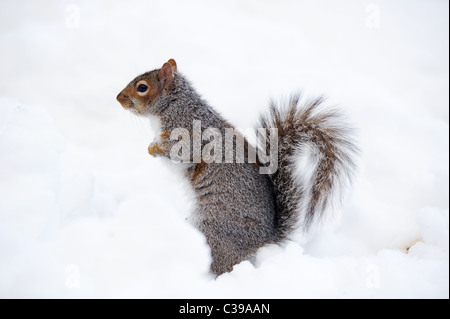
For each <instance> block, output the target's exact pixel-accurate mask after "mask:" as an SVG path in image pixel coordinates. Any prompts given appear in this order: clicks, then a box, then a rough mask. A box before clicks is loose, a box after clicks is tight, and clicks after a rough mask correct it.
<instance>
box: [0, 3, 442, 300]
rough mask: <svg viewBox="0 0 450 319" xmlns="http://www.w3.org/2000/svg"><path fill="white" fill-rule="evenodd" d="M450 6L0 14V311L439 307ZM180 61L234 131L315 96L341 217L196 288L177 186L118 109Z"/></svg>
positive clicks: (204, 277) (108, 6) (196, 247)
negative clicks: (330, 142)
mask: <svg viewBox="0 0 450 319" xmlns="http://www.w3.org/2000/svg"><path fill="white" fill-rule="evenodd" d="M448 15H449V3H448V1H440V0H433V1H425V0H423V1H418V0H415V1H411V0H408V1H406V0H395V1H381V0H372V1H365V0H360V1H356V0H355V1H350V0H348V1H332V0H327V1H325V0H320V1H293V0H292V1H288V0H282V1H267V0H265V1H261V0H260V1H249V0H245V1H242V0H239V1H237V0H235V1H206V0H205V1H203V0H195V1H173V0H171V1H158V2H156V1H126V2H125V1H123V2H119V1H106V0H105V1H95V2H94V1H72V2H68V1H12V0H11V1H4V0H2V1H0V74H1V75H0V76H1V77H0V96H1V98H0V297H2V298H12V297H44V298H47V297H63V298H72V297H73V298H78V297H88V298H93V297H154V298H156V297H158V298H164V297H176V298H216V297H223V298H241V297H245V298H260V297H261V298H282V297H283V298H448V297H449V262H448V260H449V210H448V209H449V208H448V206H449V168H448V167H449V89H448V85H449V80H448V79H449V64H448V63H449V62H448V61H449V49H448V47H449V43H448V38H449V16H448ZM169 58H174V59H175V60H176V61H177V63H178V68H179V71H180V72H182V73H183V74H185V75H186V76H187V77H188V78H189V79H190V80H191V81H192V82H193V84H194V86H195V88H196V89H197V90H198V91H199V92H200V93H201V94H202V95H203V97H204V98H205V99H206V100H208V101H209V102H210V104H211V105H213V106H214V107H215V108H216V109H217V110H218V111H220V112H221V113H222V114H223V116H224V117H225V118H227V119H228V120H229V121H230V122H231V123H234V124H235V125H236V126H238V127H242V128H246V127H252V126H254V124H255V122H256V120H257V118H258V116H259V114H260V112H263V111H265V110H266V109H267V106H268V101H269V100H270V99H271V98H274V99H277V98H280V97H286V96H288V95H289V94H290V93H291V92H294V91H298V90H303V91H304V93H305V94H306V95H307V96H314V95H317V94H322V93H323V94H325V95H326V96H327V97H328V98H329V100H328V101H329V102H330V103H331V104H339V105H340V106H341V108H342V109H343V110H344V111H345V113H346V114H347V116H348V118H349V119H350V121H351V122H352V123H353V124H354V126H355V127H356V128H357V134H358V139H359V145H360V148H361V150H362V156H361V159H360V161H359V166H360V168H359V173H358V178H357V180H356V182H355V184H354V187H353V189H352V191H351V192H350V194H349V196H348V197H347V200H346V201H345V204H344V206H343V208H342V209H341V210H339V211H336V212H335V213H334V218H333V219H331V221H330V222H327V223H325V224H324V225H323V227H322V228H320V229H318V230H317V231H316V232H314V233H312V234H310V235H308V236H296V237H295V238H294V240H292V241H290V242H288V243H287V244H286V245H285V246H284V247H278V246H276V247H266V248H263V249H261V251H260V253H259V255H258V258H257V263H256V264H255V265H253V264H251V263H249V262H243V263H241V264H239V265H237V266H236V267H235V269H234V270H233V272H231V273H228V274H224V275H222V276H220V277H219V278H217V279H216V280H215V279H212V278H211V277H209V276H208V274H207V272H208V268H209V263H210V260H209V251H208V247H207V245H206V243H205V240H204V238H203V236H202V235H201V234H200V233H198V232H197V231H196V230H195V229H194V228H193V227H192V226H191V225H189V224H188V223H187V222H186V221H185V218H186V217H187V216H188V214H189V207H191V205H192V200H191V199H190V196H191V195H190V194H189V192H187V191H186V185H185V183H183V180H182V179H180V177H179V176H178V174H176V172H175V171H173V170H172V169H171V167H170V166H167V165H165V164H164V162H162V161H161V160H158V159H154V158H151V157H150V156H149V155H148V154H147V146H148V144H149V143H150V142H151V140H152V139H153V133H152V131H151V128H150V124H149V123H148V121H147V120H145V119H138V118H136V117H134V116H133V115H131V114H130V113H129V112H126V111H125V110H123V109H122V108H121V106H120V105H119V103H118V102H117V101H116V100H115V97H116V95H117V94H118V93H119V92H120V91H121V90H122V88H123V87H124V86H125V85H126V84H127V83H128V82H129V81H130V80H132V79H133V78H134V77H135V76H137V75H139V74H141V73H143V72H145V71H148V70H152V69H155V68H160V67H161V66H162V64H163V63H164V62H165V61H167V60H168V59H169Z"/></svg>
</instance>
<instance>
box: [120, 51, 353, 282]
mask: <svg viewBox="0 0 450 319" xmlns="http://www.w3.org/2000/svg"><path fill="white" fill-rule="evenodd" d="M117 100H118V101H119V102H120V104H121V105H122V106H123V107H124V108H125V109H128V110H131V111H133V112H135V113H136V114H138V115H141V116H153V117H156V118H157V119H158V120H159V121H160V124H161V131H160V136H158V139H157V140H156V141H155V142H153V143H152V144H150V146H149V147H148V152H149V154H150V155H152V156H158V157H165V158H171V157H172V156H173V155H174V154H175V155H179V154H180V153H179V150H180V145H177V143H178V144H179V143H180V141H181V139H180V137H181V136H180V134H179V133H176V134H173V133H174V132H175V131H176V130H179V129H180V128H181V129H182V131H181V132H185V133H187V134H188V138H189V139H190V140H192V139H194V138H195V134H196V133H197V134H198V133H202V132H205V130H207V129H208V128H215V131H214V132H218V133H220V134H222V135H226V134H227V130H230V129H233V126H232V125H231V124H229V123H228V122H227V121H226V120H225V119H223V118H222V116H221V115H220V114H219V113H218V112H216V111H215V110H214V109H213V108H212V107H211V106H209V105H208V103H207V102H206V101H204V100H203V99H202V98H201V97H200V96H199V95H198V94H197V93H196V91H195V90H194V89H193V88H192V86H191V84H190V83H189V81H188V80H187V79H186V78H185V77H184V76H183V75H182V74H181V73H179V72H178V71H177V64H176V63H175V61H174V60H173V59H170V60H169V61H168V62H166V63H164V65H163V66H162V67H161V69H156V70H153V71H150V72H147V73H144V74H142V75H140V76H138V77H137V78H135V79H134V80H133V81H131V82H130V83H129V84H128V85H127V86H126V87H125V88H124V89H123V90H122V92H120V93H119V95H118V96H117ZM299 101H300V95H299V94H297V95H293V96H292V97H291V99H290V101H289V103H288V105H287V106H284V107H278V106H277V105H275V104H274V103H272V105H271V107H270V112H269V114H268V115H264V116H262V117H261V119H260V123H259V127H260V128H262V129H263V130H264V131H265V132H266V133H267V136H268V135H270V134H272V133H271V132H272V131H271V129H273V128H275V129H277V130H276V131H275V132H277V136H275V137H277V140H276V142H277V144H276V149H275V153H276V155H277V158H276V159H275V160H276V163H275V167H276V170H272V171H271V172H269V174H261V167H267V165H268V164H267V163H268V162H267V161H266V162H264V163H263V162H262V161H261V157H262V156H261V155H260V154H261V153H258V154H259V155H258V156H257V158H256V161H250V153H251V152H253V153H255V152H256V149H258V150H259V149H264V148H266V150H267V149H268V148H270V147H273V145H271V144H270V143H269V140H270V139H268V138H265V139H262V140H261V143H260V144H259V146H253V145H251V144H250V143H248V142H247V140H246V139H245V138H243V137H242V135H240V133H236V132H235V133H234V135H233V136H232V138H233V139H232V144H233V146H236V147H235V148H233V151H232V155H234V156H236V158H237V155H239V154H238V153H239V151H238V150H237V143H238V140H244V144H245V145H244V153H245V154H244V155H246V156H247V157H245V160H244V162H242V161H241V162H238V161H232V162H230V161H226V160H224V158H225V154H226V153H227V152H226V150H224V149H217V148H215V149H214V148H213V149H212V150H211V149H210V150H209V151H212V152H209V151H208V152H206V153H208V154H209V155H211V154H212V155H218V156H219V158H217V156H216V157H215V160H212V161H211V160H205V159H204V158H203V157H202V158H200V159H199V158H195V153H196V150H195V149H194V145H191V144H190V143H189V141H187V144H186V145H184V146H186V147H187V148H188V150H189V152H188V153H187V157H186V156H185V157H183V162H184V163H185V164H184V166H183V171H184V174H185V176H186V178H187V179H188V181H189V183H190V185H191V187H192V188H193V190H194V192H195V196H196V201H197V202H196V206H195V211H194V212H192V216H193V217H192V218H191V220H192V223H193V224H194V226H195V227H196V228H197V229H198V230H200V231H201V232H202V233H203V234H204V235H205V237H206V241H207V243H208V245H209V247H210V249H211V256H212V264H211V268H210V270H211V272H212V273H213V274H215V275H220V274H223V273H225V272H229V271H231V270H232V269H233V266H234V265H236V264H238V263H240V262H241V261H243V260H248V259H251V258H252V257H253V256H254V255H255V253H256V252H257V250H258V249H259V248H260V247H262V246H265V245H268V244H281V243H283V242H284V241H286V239H288V237H289V235H290V234H291V233H292V232H293V230H294V229H296V228H297V227H301V228H303V230H305V231H306V230H307V229H308V228H309V227H310V225H311V224H312V223H313V221H315V220H317V219H319V218H320V217H321V215H322V213H323V212H324V210H325V209H326V208H327V207H329V206H330V205H331V203H332V202H333V198H336V197H338V195H339V194H336V192H339V191H340V190H341V189H342V186H344V185H346V184H348V183H349V182H351V179H352V176H353V175H354V171H355V161H354V155H355V153H357V147H356V146H355V144H354V142H353V139H352V137H351V132H350V130H349V128H348V127H347V126H346V125H345V124H344V123H343V122H342V121H341V115H340V113H339V112H338V111H337V110H336V109H329V110H324V109H323V107H322V99H320V98H319V99H315V100H310V101H309V102H306V103H304V104H303V105H300V102H299ZM194 122H196V123H198V126H197V129H199V130H200V131H201V132H196V131H195V130H196V129H195V125H193V123H194ZM267 136H266V137H267ZM273 136H274V135H272V137H273ZM211 140H212V139H211V138H210V137H208V138H206V139H205V138H202V139H201V140H200V141H201V147H202V148H203V147H206V144H207V143H209V142H211ZM222 145H223V144H222V143H220V148H222ZM176 146H177V147H176ZM308 147H309V148H310V149H311V148H312V149H313V154H314V155H315V156H314V158H315V159H316V166H315V171H314V174H313V177H312V181H311V187H309V188H308V186H307V184H308V183H306V181H305V180H304V179H302V178H299V177H298V171H297V170H298V168H297V164H296V162H297V161H298V159H299V158H300V157H301V156H302V155H303V153H304V151H305V148H308ZM174 149H176V151H175V152H174V151H173V150H174ZM222 151H223V152H222ZM201 154H202V155H205V152H202V153H201ZM263 154H264V153H263ZM266 154H267V153H266ZM198 155H199V153H198V151H197V157H198ZM217 159H218V160H217Z"/></svg>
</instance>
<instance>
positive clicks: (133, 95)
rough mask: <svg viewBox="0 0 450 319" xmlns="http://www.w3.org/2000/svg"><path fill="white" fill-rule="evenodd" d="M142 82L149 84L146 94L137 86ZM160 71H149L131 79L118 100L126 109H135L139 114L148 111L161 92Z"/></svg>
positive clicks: (118, 96)
mask: <svg viewBox="0 0 450 319" xmlns="http://www.w3.org/2000/svg"><path fill="white" fill-rule="evenodd" d="M140 84H145V85H147V86H148V90H147V92H145V94H140V92H138V90H137V88H138V87H139V85H140ZM159 91H160V90H159V83H158V72H157V71H152V72H147V73H145V74H143V75H141V76H139V77H137V78H136V79H134V80H133V81H131V82H130V83H129V84H128V85H127V86H126V87H125V88H124V89H123V90H122V92H120V93H119V95H117V101H119V103H120V104H121V105H122V107H123V108H124V109H130V110H135V112H137V113H138V114H141V115H144V114H146V113H147V109H148V105H150V103H151V102H152V101H153V100H154V99H155V98H156V97H157V96H158V95H159V94H160V92H159Z"/></svg>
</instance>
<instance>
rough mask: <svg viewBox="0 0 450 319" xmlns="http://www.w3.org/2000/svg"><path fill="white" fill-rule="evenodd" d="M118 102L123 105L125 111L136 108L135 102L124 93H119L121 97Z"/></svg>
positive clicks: (118, 96) (118, 97)
mask: <svg viewBox="0 0 450 319" xmlns="http://www.w3.org/2000/svg"><path fill="white" fill-rule="evenodd" d="M117 101H118V102H119V103H120V104H121V105H122V107H123V108H125V109H130V108H134V103H133V101H132V100H131V99H130V98H129V97H128V96H126V95H125V94H123V93H119V95H117Z"/></svg>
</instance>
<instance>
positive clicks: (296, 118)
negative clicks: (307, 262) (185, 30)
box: [260, 94, 358, 240]
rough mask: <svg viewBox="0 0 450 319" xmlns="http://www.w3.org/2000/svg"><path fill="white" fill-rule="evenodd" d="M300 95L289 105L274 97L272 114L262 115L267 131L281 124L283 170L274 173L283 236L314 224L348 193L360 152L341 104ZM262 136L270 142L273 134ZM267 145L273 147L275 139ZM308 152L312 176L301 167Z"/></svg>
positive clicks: (280, 157)
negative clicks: (328, 105)
mask: <svg viewBox="0 0 450 319" xmlns="http://www.w3.org/2000/svg"><path fill="white" fill-rule="evenodd" d="M300 100H301V95H300V94H296V95H294V96H292V97H291V99H290V101H289V104H288V105H287V106H277V105H275V103H271V108H270V113H269V115H268V116H263V117H261V120H260V121H261V122H260V127H262V128H265V129H266V131H268V130H269V129H270V128H277V129H278V170H277V172H276V173H274V174H272V175H271V178H272V181H273V183H274V185H275V188H276V197H277V208H278V216H277V217H278V218H277V230H278V238H279V239H280V240H283V239H285V238H286V237H287V236H288V235H289V234H290V233H291V232H292V231H293V230H294V228H296V227H302V228H303V230H304V231H306V230H308V228H309V226H311V224H312V222H313V221H315V220H317V219H318V218H320V217H321V216H322V215H323V212H324V211H325V210H326V209H327V208H328V207H329V206H332V204H333V203H336V202H337V201H336V199H342V195H343V191H344V189H345V188H346V186H348V185H349V184H350V182H351V180H352V177H353V175H354V172H355V162H354V155H355V154H356V153H358V149H357V147H356V146H355V144H354V142H353V140H352V138H351V130H350V129H349V128H348V127H347V126H346V124H345V121H344V120H343V118H342V116H341V114H340V113H339V112H338V111H337V110H336V109H335V108H332V109H325V108H324V107H323V105H322V104H323V99H322V98H319V99H315V100H310V101H307V102H305V103H302V105H300V104H299V101H300ZM267 134H269V132H268V133H267ZM260 142H263V143H268V139H267V141H266V140H264V141H260ZM261 146H262V147H266V148H265V149H269V148H268V147H269V145H261ZM306 152H309V153H310V155H312V158H313V159H314V162H315V163H314V164H315V165H314V168H313V169H312V170H313V172H309V175H311V173H312V177H311V178H310V181H308V179H307V178H305V177H304V176H305V175H308V172H301V171H300V172H299V161H300V159H301V158H302V157H303V156H304V155H305V153H306Z"/></svg>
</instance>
